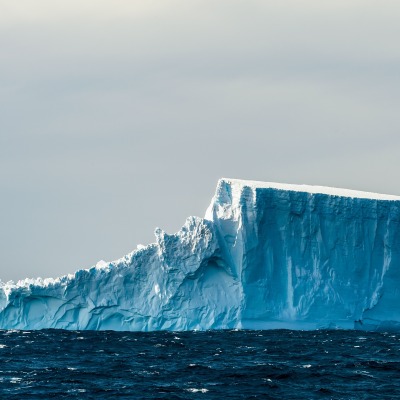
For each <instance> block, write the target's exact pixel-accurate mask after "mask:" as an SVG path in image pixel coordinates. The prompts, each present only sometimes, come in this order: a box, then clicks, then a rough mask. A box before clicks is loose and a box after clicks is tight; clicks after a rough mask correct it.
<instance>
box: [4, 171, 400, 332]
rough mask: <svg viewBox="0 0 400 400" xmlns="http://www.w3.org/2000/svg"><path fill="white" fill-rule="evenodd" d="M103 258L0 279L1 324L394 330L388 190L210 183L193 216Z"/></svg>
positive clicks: (393, 218)
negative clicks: (62, 270)
mask: <svg viewBox="0 0 400 400" xmlns="http://www.w3.org/2000/svg"><path fill="white" fill-rule="evenodd" d="M155 235H156V242H155V243H153V244H150V245H148V246H145V247H143V246H141V247H140V248H138V249H137V250H135V251H133V252H132V253H131V254H129V255H127V256H125V257H123V258H121V259H120V260H117V261H114V262H111V263H104V262H102V263H99V264H98V265H96V266H95V267H93V268H90V269H88V270H80V271H78V272H76V273H75V274H74V275H68V276H63V277H61V278H57V279H45V280H42V279H37V280H30V279H26V280H24V281H19V282H18V283H17V284H13V283H12V282H9V283H0V328H1V329H43V328H61V329H74V330H75V329H94V330H99V329H113V330H132V331H133V330H135V331H136V330H137V331H150V330H162V329H168V330H190V329H226V328H244V329H247V328H249V329H252V328H254V329H268V328H291V329H316V328H336V327H337V328H353V327H355V328H361V329H388V328H390V329H397V328H398V327H399V326H400V197H396V196H389V195H380V194H374V193H366V192H356V191H352V190H345V189H335V188H326V187H316V186H303V185H284V184H275V183H263V182H253V181H242V180H234V179H221V180H220V181H219V182H218V186H217V190H216V194H215V196H214V198H213V199H212V202H211V205H210V207H209V208H208V210H207V212H206V216H205V218H198V217H189V218H188V219H187V221H186V223H185V225H184V226H183V227H182V229H181V230H180V231H179V232H178V233H176V234H174V235H168V234H167V233H165V232H164V231H162V230H161V229H156V232H155Z"/></svg>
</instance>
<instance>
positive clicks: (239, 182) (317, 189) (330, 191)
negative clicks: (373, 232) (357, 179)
mask: <svg viewBox="0 0 400 400" xmlns="http://www.w3.org/2000/svg"><path fill="white" fill-rule="evenodd" d="M221 182H226V183H228V184H230V185H231V186H236V187H238V186H239V187H251V188H253V189H256V188H261V189H264V188H265V189H278V190H288V191H292V192H305V193H313V194H317V193H319V194H327V195H330V196H340V197H353V198H360V199H373V200H391V201H400V196H394V195H390V194H380V193H372V192H362V191H358V190H351V189H340V188H334V187H328V186H314V185H294V184H288V183H275V182H261V181H248V180H245V179H230V178H221V179H220V180H219V183H221Z"/></svg>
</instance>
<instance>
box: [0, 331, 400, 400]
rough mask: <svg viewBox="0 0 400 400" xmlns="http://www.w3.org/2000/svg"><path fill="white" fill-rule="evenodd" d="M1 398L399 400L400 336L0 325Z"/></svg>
mask: <svg viewBox="0 0 400 400" xmlns="http://www.w3.org/2000/svg"><path fill="white" fill-rule="evenodd" d="M0 398H1V399H50V398H56V399H58V398H60V399H63V398H65V399H114V398H116V399H153V398H159V399H221V398H227V399H228V398H229V399H235V398H237V399H240V398H260V399H280V400H282V399H396V398H400V335H399V334H395V333H368V332H359V331H311V332H304V331H289V330H275V331H273V330H271V331H209V332H153V333H127V332H88V331H85V332H68V331H58V330H44V331H0Z"/></svg>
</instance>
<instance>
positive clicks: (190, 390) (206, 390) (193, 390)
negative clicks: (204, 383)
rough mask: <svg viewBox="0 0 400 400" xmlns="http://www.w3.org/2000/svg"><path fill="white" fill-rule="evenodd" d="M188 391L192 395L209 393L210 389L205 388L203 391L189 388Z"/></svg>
mask: <svg viewBox="0 0 400 400" xmlns="http://www.w3.org/2000/svg"><path fill="white" fill-rule="evenodd" d="M186 390H187V391H188V392H191V393H207V392H208V389H205V388H201V389H196V388H189V389H186Z"/></svg>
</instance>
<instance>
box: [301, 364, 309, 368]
mask: <svg viewBox="0 0 400 400" xmlns="http://www.w3.org/2000/svg"><path fill="white" fill-rule="evenodd" d="M302 367H303V368H311V364H304V365H303V366H302Z"/></svg>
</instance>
